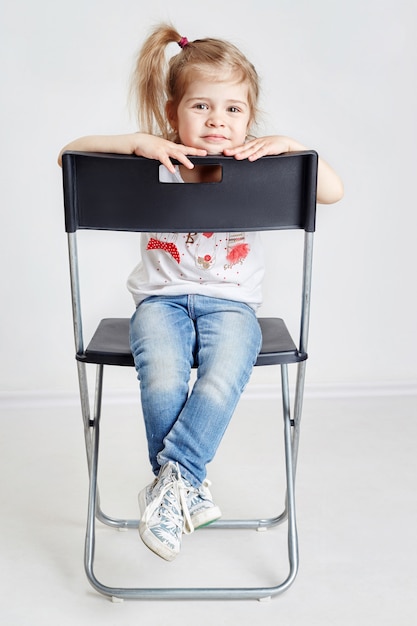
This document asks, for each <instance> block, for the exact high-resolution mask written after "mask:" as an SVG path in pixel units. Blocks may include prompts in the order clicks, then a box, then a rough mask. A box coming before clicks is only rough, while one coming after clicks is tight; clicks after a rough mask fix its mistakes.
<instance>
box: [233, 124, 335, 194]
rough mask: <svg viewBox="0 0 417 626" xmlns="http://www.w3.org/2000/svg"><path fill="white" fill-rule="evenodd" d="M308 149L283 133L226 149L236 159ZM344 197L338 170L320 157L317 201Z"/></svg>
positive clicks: (256, 157) (250, 158)
mask: <svg viewBox="0 0 417 626" xmlns="http://www.w3.org/2000/svg"><path fill="white" fill-rule="evenodd" d="M303 150H307V148H306V147H305V146H303V145H302V144H300V143H298V141H295V140H294V139H291V138H290V137H283V136H281V135H276V136H271V137H259V138H256V139H252V140H250V141H248V142H247V143H245V144H244V145H243V146H239V147H237V148H233V149H231V150H225V152H224V153H225V155H226V156H233V157H235V159H249V161H256V160H257V159H259V158H261V157H263V156H267V155H274V154H283V153H284V152H298V151H303ZM342 197H343V183H342V181H341V179H340V177H339V176H338V175H337V174H336V172H335V171H334V170H333V169H332V168H331V167H330V165H329V164H328V163H326V161H324V160H323V159H322V158H319V163H318V176H317V202H319V203H320V204H332V203H333V202H337V201H338V200H340V199H341V198H342Z"/></svg>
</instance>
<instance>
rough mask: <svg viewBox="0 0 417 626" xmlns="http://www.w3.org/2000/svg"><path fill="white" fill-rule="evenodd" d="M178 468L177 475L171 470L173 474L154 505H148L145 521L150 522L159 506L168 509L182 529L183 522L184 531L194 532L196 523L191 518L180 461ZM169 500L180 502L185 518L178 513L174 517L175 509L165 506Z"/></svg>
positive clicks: (172, 502) (169, 514) (165, 483)
mask: <svg viewBox="0 0 417 626" xmlns="http://www.w3.org/2000/svg"><path fill="white" fill-rule="evenodd" d="M175 466H176V469H177V476H175V475H174V472H171V476H170V477H169V478H167V479H166V480H165V481H164V484H163V486H162V489H161V490H160V492H159V494H158V496H157V497H156V498H154V500H153V501H152V506H148V507H147V508H146V510H145V512H144V516H143V521H144V522H145V523H148V522H149V521H150V519H151V518H152V516H153V515H154V513H155V511H156V510H157V509H158V508H161V509H162V510H165V511H167V513H168V516H169V517H170V519H171V520H172V521H173V522H174V523H175V525H176V526H177V527H178V528H180V529H181V526H182V524H183V532H184V534H186V535H189V534H191V533H192V532H194V525H193V523H192V520H191V515H190V511H189V509H188V506H187V491H188V490H187V487H186V485H185V483H184V481H183V478H182V476H181V472H180V469H179V466H178V463H176V464H175ZM165 500H167V501H168V503H169V504H173V505H175V503H176V502H175V501H176V500H177V502H179V504H180V510H181V512H182V514H183V520H182V519H181V516H180V515H176V516H175V519H174V517H173V509H168V507H167V506H165V504H164V501H165Z"/></svg>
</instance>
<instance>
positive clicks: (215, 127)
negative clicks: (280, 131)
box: [167, 78, 251, 154]
mask: <svg viewBox="0 0 417 626" xmlns="http://www.w3.org/2000/svg"><path fill="white" fill-rule="evenodd" d="M167 115H168V120H169V122H170V124H171V126H172V128H173V129H175V130H176V131H177V133H178V136H179V139H180V141H181V143H182V144H183V145H185V146H189V147H191V148H201V149H204V150H207V153H208V154H222V153H223V151H224V150H225V149H226V148H235V147H237V146H241V145H243V144H244V143H245V138H246V135H247V131H248V127H249V124H250V122H251V111H250V107H249V102H248V86H247V84H246V83H242V82H240V83H236V82H231V81H221V80H219V81H214V80H213V81H209V80H204V79H202V78H201V79H199V80H195V81H193V82H190V84H189V85H188V87H187V89H186V91H185V93H184V96H183V98H182V100H181V101H180V103H179V105H178V108H177V109H176V110H174V106H173V103H172V102H168V104H167Z"/></svg>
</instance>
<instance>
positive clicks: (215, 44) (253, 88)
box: [131, 24, 259, 141]
mask: <svg viewBox="0 0 417 626" xmlns="http://www.w3.org/2000/svg"><path fill="white" fill-rule="evenodd" d="M180 41H181V44H182V50H180V51H179V53H178V54H176V55H175V56H173V57H171V59H169V61H168V60H167V57H166V48H167V46H168V45H169V44H171V43H177V44H179V43H180ZM219 75H220V76H221V77H222V80H224V79H227V78H228V77H233V79H234V80H236V81H237V82H245V83H247V85H248V102H249V107H250V111H251V123H252V122H254V121H255V118H256V115H257V102H258V96H259V79H258V75H257V73H256V70H255V68H254V66H253V65H252V63H250V62H249V61H248V59H247V58H246V57H245V56H244V54H242V52H241V51H240V50H239V49H238V48H237V47H236V46H234V45H233V44H231V43H229V42H227V41H223V40H222V39H211V38H206V39H196V40H195V41H190V42H188V41H187V40H186V39H184V38H183V37H181V35H180V34H179V33H178V32H177V31H176V30H175V28H173V27H172V26H170V25H169V24H161V25H160V26H158V27H156V28H155V29H154V30H153V32H152V33H151V34H150V35H149V37H148V38H147V39H146V41H145V43H144V44H143V46H142V49H141V50H140V52H139V55H138V57H137V61H136V65H135V68H134V72H133V75H132V79H131V96H132V98H133V100H134V102H135V106H136V110H137V115H138V122H139V128H140V130H142V131H143V132H148V133H151V134H161V135H162V136H163V137H165V138H166V139H173V140H174V141H177V140H178V137H176V136H175V135H173V131H172V129H171V128H170V125H169V123H168V120H167V116H166V103H167V102H168V101H170V102H172V103H173V106H174V108H176V107H178V105H179V103H180V101H181V99H182V97H183V95H184V93H185V91H186V89H187V87H188V85H189V83H190V82H191V81H192V80H195V78H196V76H199V77H201V76H203V77H204V78H206V79H208V80H216V78H218V77H219Z"/></svg>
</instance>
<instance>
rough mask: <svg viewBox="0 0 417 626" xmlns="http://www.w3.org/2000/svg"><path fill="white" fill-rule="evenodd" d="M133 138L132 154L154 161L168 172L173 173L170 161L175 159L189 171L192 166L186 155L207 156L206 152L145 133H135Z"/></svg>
mask: <svg viewBox="0 0 417 626" xmlns="http://www.w3.org/2000/svg"><path fill="white" fill-rule="evenodd" d="M133 137H134V143H133V150H132V152H133V154H136V155H137V156H143V157H146V158H147V159H156V160H157V161H160V163H162V165H165V167H166V168H167V169H168V170H169V171H170V172H174V171H175V170H174V166H173V164H172V162H171V159H176V160H177V161H179V162H180V163H182V165H185V167H187V168H188V169H190V170H191V169H193V167H194V165H193V163H191V161H190V160H189V159H187V155H189V156H206V154H207V150H201V149H199V148H191V147H190V146H183V145H182V144H179V143H174V142H173V141H168V140H167V139H163V138H162V137H156V136H154V135H148V134H146V133H135V134H134V136H133Z"/></svg>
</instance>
